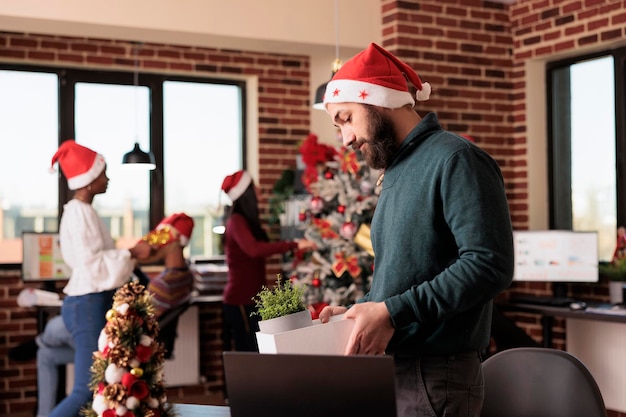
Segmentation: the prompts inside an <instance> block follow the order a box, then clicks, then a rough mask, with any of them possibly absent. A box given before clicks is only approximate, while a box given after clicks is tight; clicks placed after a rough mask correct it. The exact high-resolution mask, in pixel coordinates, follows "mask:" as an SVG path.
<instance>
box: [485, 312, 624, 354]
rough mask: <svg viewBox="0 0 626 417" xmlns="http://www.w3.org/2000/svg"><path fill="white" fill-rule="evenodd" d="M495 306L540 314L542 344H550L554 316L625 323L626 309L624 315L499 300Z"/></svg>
mask: <svg viewBox="0 0 626 417" xmlns="http://www.w3.org/2000/svg"><path fill="white" fill-rule="evenodd" d="M597 305H599V304H593V303H589V307H596V306H597ZM496 306H497V307H498V308H499V309H500V310H502V311H520V312H525V313H534V314H539V315H540V316H541V319H540V320H541V327H542V332H543V346H545V347H551V346H552V324H553V322H554V318H555V317H562V318H565V319H582V320H597V321H602V322H615V323H626V311H624V313H625V314H624V315H615V314H610V313H608V312H607V313H606V314H602V313H596V312H593V313H592V312H587V311H585V310H572V309H570V308H569V307H553V306H546V305H538V304H524V303H511V302H499V303H496Z"/></svg>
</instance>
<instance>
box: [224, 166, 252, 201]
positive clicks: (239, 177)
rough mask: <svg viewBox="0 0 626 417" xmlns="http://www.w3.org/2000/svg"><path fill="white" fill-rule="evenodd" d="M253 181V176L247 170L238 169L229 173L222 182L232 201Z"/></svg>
mask: <svg viewBox="0 0 626 417" xmlns="http://www.w3.org/2000/svg"><path fill="white" fill-rule="evenodd" d="M251 183H252V177H251V176H250V174H248V172H247V171H243V170H242V171H237V172H235V173H234V174H232V175H228V176H227V177H226V178H224V181H223V182H222V190H223V191H224V192H225V193H226V194H228V197H229V198H230V200H231V201H233V202H234V201H235V200H237V199H238V198H239V197H241V195H242V194H243V193H244V191H246V190H247V189H248V187H249V186H250V184H251Z"/></svg>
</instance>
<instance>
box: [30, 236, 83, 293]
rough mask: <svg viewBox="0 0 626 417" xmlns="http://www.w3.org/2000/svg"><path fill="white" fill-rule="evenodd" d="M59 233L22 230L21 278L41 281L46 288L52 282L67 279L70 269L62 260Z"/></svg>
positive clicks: (49, 287) (52, 286)
mask: <svg viewBox="0 0 626 417" xmlns="http://www.w3.org/2000/svg"><path fill="white" fill-rule="evenodd" d="M59 240H60V239H59V234H58V233H55V232H22V279H23V280H24V281H25V282H41V283H42V284H44V287H45V288H47V289H53V288H54V286H55V285H54V282H55V281H60V280H67V279H69V277H70V275H71V273H72V270H71V268H70V267H69V266H67V264H66V263H65V262H64V261H63V256H62V255H61V245H60V243H59Z"/></svg>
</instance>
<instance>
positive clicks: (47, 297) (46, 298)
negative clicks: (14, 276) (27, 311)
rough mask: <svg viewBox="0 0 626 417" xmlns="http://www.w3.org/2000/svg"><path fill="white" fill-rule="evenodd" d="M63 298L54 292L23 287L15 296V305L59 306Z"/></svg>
mask: <svg viewBox="0 0 626 417" xmlns="http://www.w3.org/2000/svg"><path fill="white" fill-rule="evenodd" d="M61 304H63V300H61V297H60V296H59V294H57V293H56V292H52V291H44V290H40V289H38V288H25V289H23V290H22V291H21V292H20V294H19V295H18V296H17V305H18V306H20V307H34V306H57V307H60V306H61Z"/></svg>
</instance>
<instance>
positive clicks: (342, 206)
mask: <svg viewBox="0 0 626 417" xmlns="http://www.w3.org/2000/svg"><path fill="white" fill-rule="evenodd" d="M337 211H338V212H339V214H343V213H345V212H346V206H344V205H343V204H340V205H338V206H337Z"/></svg>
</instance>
